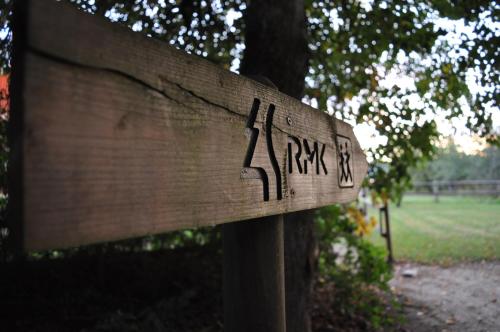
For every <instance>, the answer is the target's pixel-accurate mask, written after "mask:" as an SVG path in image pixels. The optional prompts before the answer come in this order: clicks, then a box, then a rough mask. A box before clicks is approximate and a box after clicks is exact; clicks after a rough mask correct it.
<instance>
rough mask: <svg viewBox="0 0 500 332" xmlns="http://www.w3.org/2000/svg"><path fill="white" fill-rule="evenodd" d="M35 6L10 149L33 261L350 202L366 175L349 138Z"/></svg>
mask: <svg viewBox="0 0 500 332" xmlns="http://www.w3.org/2000/svg"><path fill="white" fill-rule="evenodd" d="M27 5H28V10H27V17H26V27H25V29H26V32H27V36H26V45H25V47H22V48H21V47H19V48H18V49H20V51H19V50H18V51H17V53H16V54H15V57H16V58H17V59H20V60H18V61H17V62H15V63H17V68H14V73H13V75H22V81H23V85H22V89H18V90H21V91H13V93H14V94H17V97H14V98H20V99H22V103H18V104H15V105H13V110H12V112H13V113H22V116H14V119H17V121H18V122H21V123H17V124H16V125H17V126H18V127H20V128H21V129H20V130H19V132H18V133H17V134H14V135H11V142H13V144H12V148H13V154H16V153H18V154H20V155H21V156H22V158H20V161H19V163H18V164H17V165H11V167H14V168H15V167H20V168H21V172H20V173H21V174H20V176H19V177H18V180H19V182H20V183H21V181H22V183H23V191H22V197H18V199H22V202H13V203H12V204H14V205H15V204H18V205H19V206H21V207H22V208H21V209H19V210H21V212H22V220H23V226H24V227H23V228H24V234H23V242H24V244H23V246H24V248H25V249H26V250H34V249H47V248H57V247H67V246H75V245H81V244H87V243H95V242H101V241H109V240H116V239H123V238H127V237H133V236H140V235H146V234H153V233H159V232H165V231H170V230H174V229H181V228H186V227H193V226H200V225H215V224H219V223H225V222H231V221H236V220H244V219H250V218H255V217H261V216H267V215H274V214H280V213H285V212H291V211H298V210H304V209H310V208H315V207H319V206H324V205H328V204H332V203H341V202H347V201H350V200H353V199H354V198H355V197H356V195H357V192H358V190H359V187H360V185H361V182H362V180H363V177H364V176H365V173H366V170H367V163H366V160H365V156H364V154H363V152H362V150H361V148H360V146H359V144H358V142H357V140H356V138H355V137H354V134H353V131H352V128H351V127H350V126H349V125H348V124H346V123H344V122H342V121H335V122H333V121H332V118H331V117H330V116H328V115H327V114H325V113H323V112H320V111H318V110H315V109H313V108H311V107H309V106H307V105H304V104H302V103H301V102H299V101H297V100H295V99H293V98H290V97H288V96H286V95H284V94H282V93H279V92H278V91H275V90H273V89H270V88H268V87H266V86H264V85H262V84H260V83H258V82H255V81H252V80H250V79H247V78H244V77H241V76H239V75H236V74H234V73H231V72H229V71H227V70H224V69H221V68H219V67H217V66H216V65H214V64H212V63H210V62H208V61H206V60H204V59H201V58H198V57H195V56H191V55H188V54H185V53H183V52H180V51H178V50H176V49H174V48H172V47H170V46H168V45H166V44H165V43H163V42H160V41H158V40H154V39H152V38H147V37H145V36H143V35H141V34H138V33H133V32H130V31H128V30H127V29H126V28H123V27H120V26H118V25H116V24H111V23H109V22H106V21H104V20H102V19H99V18H97V17H93V16H91V15H88V14H84V13H82V12H80V11H77V10H75V9H73V8H71V7H69V6H68V5H65V4H61V3H58V2H55V1H45V0H44V1H40V0H37V1H28V2H27ZM16 105H17V106H16ZM252 110H253V111H252ZM16 142H18V143H19V144H17V145H16ZM253 143H255V144H253ZM337 145H340V146H341V149H338V148H337V147H336V146H337ZM252 151H253V154H252V153H251V152H252ZM338 152H341V153H340V154H339V153H338ZM339 165H343V166H342V167H339ZM306 169H307V171H306ZM266 179H267V180H266ZM266 183H267V185H266ZM266 187H267V189H266ZM19 215H21V213H19Z"/></svg>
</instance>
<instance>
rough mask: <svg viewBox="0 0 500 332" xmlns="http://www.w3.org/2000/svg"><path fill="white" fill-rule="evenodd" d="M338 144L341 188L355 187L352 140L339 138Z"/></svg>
mask: <svg viewBox="0 0 500 332" xmlns="http://www.w3.org/2000/svg"><path fill="white" fill-rule="evenodd" d="M337 144H338V154H337V156H338V158H337V160H338V167H339V168H338V170H339V171H338V173H339V186H340V187H352V186H354V179H353V176H352V172H353V170H352V165H353V163H352V146H351V140H350V139H348V138H346V137H343V136H337Z"/></svg>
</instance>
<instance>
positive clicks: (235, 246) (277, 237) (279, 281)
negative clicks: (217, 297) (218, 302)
mask: <svg viewBox="0 0 500 332" xmlns="http://www.w3.org/2000/svg"><path fill="white" fill-rule="evenodd" d="M223 241H224V303H225V305H224V331H228V332H247V331H248V332H285V331H286V328H285V324H286V320H285V275H284V256H283V216H282V215H279V216H270V217H264V218H258V219H252V220H247V221H242V222H236V223H229V224H224V225H223Z"/></svg>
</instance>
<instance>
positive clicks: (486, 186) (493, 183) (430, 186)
mask: <svg viewBox="0 0 500 332" xmlns="http://www.w3.org/2000/svg"><path fill="white" fill-rule="evenodd" d="M407 194H408V195H434V196H435V197H439V196H493V197H498V196H500V180H461V181H428V182H415V183H414V184H413V190H411V191H409V192H408V193H407Z"/></svg>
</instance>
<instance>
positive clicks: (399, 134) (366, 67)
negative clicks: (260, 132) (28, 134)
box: [0, 0, 500, 330]
mask: <svg viewBox="0 0 500 332" xmlns="http://www.w3.org/2000/svg"><path fill="white" fill-rule="evenodd" d="M12 1H13V0H3V1H2V2H0V7H1V8H0V9H1V16H0V19H1V20H2V21H1V23H0V29H1V30H0V31H1V32H0V39H1V44H0V47H1V48H2V53H1V57H0V58H1V59H0V61H1V66H2V68H3V69H4V70H7V71H8V68H9V65H10V60H9V58H10V52H9V47H10V46H9V45H10V41H11V38H12V36H11V34H10V30H9V28H8V24H9V23H8V18H9V8H10V6H11V4H12ZM68 1H70V2H72V3H74V4H75V5H76V6H78V7H79V8H81V9H83V10H85V11H88V12H92V13H95V14H97V15H104V16H106V17H108V18H109V19H110V20H112V21H117V22H120V23H122V24H125V25H127V26H129V27H130V28H131V29H133V30H136V31H139V30H140V31H143V32H144V33H147V34H148V35H150V36H152V37H155V38H159V39H162V40H165V41H167V42H169V43H170V44H171V45H174V46H176V47H178V48H181V49H184V50H186V51H188V52H191V53H194V54H197V55H200V56H203V57H206V58H208V59H210V60H211V61H213V62H216V63H218V64H220V65H221V66H224V67H226V68H231V69H233V70H236V71H237V70H240V71H241V72H242V73H244V74H253V73H257V74H260V75H263V76H267V77H268V78H269V79H270V80H271V81H273V82H274V84H275V85H277V86H278V88H279V89H280V90H281V91H283V92H285V93H288V94H290V95H292V96H294V97H296V98H300V97H301V96H302V93H303V92H304V93H305V100H306V101H308V102H310V103H312V104H313V105H317V106H318V107H319V108H320V109H322V110H325V111H326V110H330V111H331V112H333V113H334V114H335V116H336V117H340V118H343V119H346V120H348V121H350V122H352V123H353V124H356V123H365V124H367V125H368V126H369V127H370V128H372V129H373V131H374V133H375V134H377V135H379V137H380V138H381V139H380V140H381V142H382V143H383V144H381V145H378V146H373V147H371V148H370V150H369V151H368V154H369V158H370V160H372V161H373V165H374V166H373V167H372V170H371V172H370V176H369V181H368V184H369V185H370V186H371V187H372V188H374V189H375V190H377V191H379V192H381V191H386V192H388V193H390V194H392V195H393V196H397V195H400V194H401V192H402V190H404V188H405V187H406V186H407V185H408V184H409V182H410V169H411V167H412V166H414V165H415V164H416V163H417V162H418V161H420V160H422V159H426V158H430V157H431V156H432V155H433V153H434V152H435V148H434V146H435V144H434V143H435V141H436V140H437V139H438V132H437V125H436V121H435V117H436V116H442V117H443V118H444V119H446V120H450V119H453V118H457V117H463V118H464V119H465V121H466V123H467V127H468V128H469V129H470V130H471V132H473V133H477V134H478V135H480V136H481V137H484V138H486V139H488V140H489V141H490V142H492V143H495V144H498V142H499V140H498V134H497V133H495V132H494V131H493V128H492V118H491V116H492V112H494V111H498V96H499V93H498V73H499V63H498V60H497V59H499V58H500V57H499V49H500V47H499V31H498V30H499V28H498V16H499V12H500V10H499V9H500V5H498V3H497V2H496V1H485V0H480V1H451V0H427V1H414V0H413V1H412V0H410V1H398V0H392V1H391V0H385V1H377V0H373V1H370V0H364V1H358V0H338V1H321V0H319V1H312V0H293V1H292V0H290V1H284V0H280V1H273V2H270V3H266V2H265V1H257V0H252V1H243V0H233V1H229V0H161V1H151V0H68ZM245 32H246V33H245ZM307 59H308V61H307ZM240 63H241V66H240ZM304 81H305V82H306V85H305V87H304ZM405 82H406V83H405ZM468 82H469V83H471V82H472V83H475V84H476V85H478V86H481V87H482V88H481V89H476V90H473V89H471V88H470V86H471V85H470V84H467V83H468ZM403 83H405V84H403ZM382 164H384V167H381V166H377V165H382ZM311 216H312V213H311V212H304V215H302V216H301V215H294V216H289V217H288V218H289V219H298V220H303V222H300V221H292V220H290V221H289V222H286V225H292V224H295V225H296V226H294V227H295V228H294V231H293V232H292V231H290V229H291V228H290V229H287V235H286V236H287V241H288V243H289V244H293V245H289V244H287V245H286V247H287V248H288V249H287V251H286V255H287V258H288V259H290V260H292V259H298V258H297V257H303V258H304V260H303V261H301V262H295V263H294V265H296V266H299V268H300V269H302V272H300V271H297V273H293V272H289V271H287V273H288V275H289V279H287V284H288V286H289V287H293V286H290V285H294V284H296V285H299V287H301V289H303V290H304V292H306V293H307V292H308V290H309V289H310V287H308V286H307V285H309V284H310V280H311V278H310V274H311V271H312V263H311V259H309V258H310V257H311V255H310V254H309V255H303V253H305V252H309V253H311V252H312V248H313V245H312V242H311V239H312V228H311V227H312V225H311V223H307V222H305V220H307V219H310V218H311ZM290 227H292V226H290ZM287 228H288V226H287ZM290 248H294V249H293V250H297V253H293V254H292V251H291V250H290ZM289 266H290V265H289ZM297 289H299V288H297ZM287 291H288V293H289V294H294V295H292V296H294V297H295V293H294V291H293V290H290V289H289V290H287ZM297 296H298V297H300V298H302V299H306V300H305V302H304V304H303V305H307V296H304V294H299V293H297ZM290 298H291V297H290ZM297 308H298V307H297ZM300 312H301V313H305V312H306V311H305V310H300ZM296 314H297V313H295V314H293V313H289V315H288V316H289V317H297V320H298V321H299V320H300V321H302V322H305V323H304V324H306V325H307V315H306V316H299V315H296ZM292 324H293V323H292ZM297 324H298V325H297V326H298V328H300V327H301V326H302V325H300V324H299V323H297ZM291 326H293V325H290V323H289V327H291ZM303 330H305V329H303Z"/></svg>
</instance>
